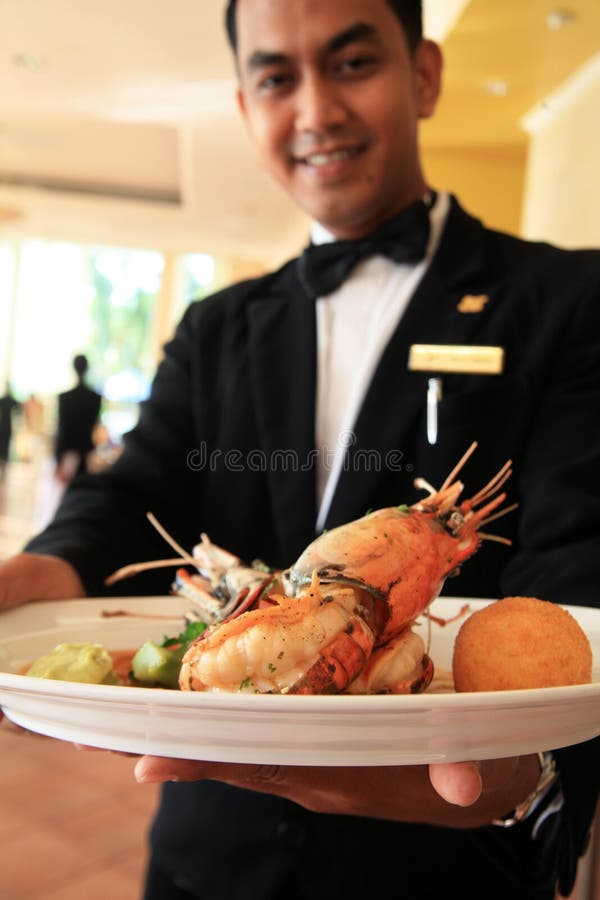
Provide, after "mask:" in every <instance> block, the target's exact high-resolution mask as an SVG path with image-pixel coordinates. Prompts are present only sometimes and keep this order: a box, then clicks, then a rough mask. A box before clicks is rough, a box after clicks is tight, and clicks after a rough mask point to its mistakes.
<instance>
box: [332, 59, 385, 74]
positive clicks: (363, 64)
mask: <svg viewBox="0 0 600 900" xmlns="http://www.w3.org/2000/svg"><path fill="white" fill-rule="evenodd" d="M376 62H377V60H376V59H375V57H373V56H370V55H366V54H356V55H353V56H348V57H347V58H346V59H341V60H339V61H338V62H337V63H336V65H335V70H336V72H338V73H339V74H340V75H362V74H364V73H365V72H369V71H370V70H371V69H373V68H374V66H375V65H376Z"/></svg>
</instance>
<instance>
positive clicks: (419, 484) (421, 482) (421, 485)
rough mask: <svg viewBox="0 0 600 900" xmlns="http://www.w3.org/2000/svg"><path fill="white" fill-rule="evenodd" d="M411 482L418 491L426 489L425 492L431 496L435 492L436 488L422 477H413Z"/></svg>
mask: <svg viewBox="0 0 600 900" xmlns="http://www.w3.org/2000/svg"><path fill="white" fill-rule="evenodd" d="M413 484H414V486H415V487H416V488H417V490H418V491H420V490H423V491H427V493H428V494H430V495H431V496H433V494H437V491H436V489H435V488H434V487H432V485H430V484H429V482H428V481H425V479H424V478H415V480H414V482H413Z"/></svg>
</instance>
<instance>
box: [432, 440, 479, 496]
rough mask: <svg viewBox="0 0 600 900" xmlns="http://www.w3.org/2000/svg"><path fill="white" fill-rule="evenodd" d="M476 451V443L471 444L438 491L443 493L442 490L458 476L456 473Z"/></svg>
mask: <svg viewBox="0 0 600 900" xmlns="http://www.w3.org/2000/svg"><path fill="white" fill-rule="evenodd" d="M476 449H477V441H473V443H472V444H471V446H470V447H469V449H468V450H467V452H466V453H465V454H464V455H463V456H462V457H461V458H460V459H459V461H458V462H457V464H456V465H455V466H454V468H453V469H452V471H451V472H450V474H449V475H448V477H447V478H446V480H445V481H444V483H443V485H442V486H441V488H440V491H443V490H444V488H447V487H448V485H449V484H452V482H453V480H454V478H455V476H456V475H457V474H458V472H460V470H461V469H462V467H463V466H464V465H465V463H466V462H467V460H468V459H469V458H470V457H471V456H472V455H473V453H475V450H476Z"/></svg>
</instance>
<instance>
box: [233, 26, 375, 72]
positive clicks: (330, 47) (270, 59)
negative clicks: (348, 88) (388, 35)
mask: <svg viewBox="0 0 600 900" xmlns="http://www.w3.org/2000/svg"><path fill="white" fill-rule="evenodd" d="M355 41H369V42H371V43H379V42H380V37H379V34H378V32H377V29H376V28H375V27H374V26H373V25H369V24H367V23H366V22H356V23H355V24H354V25H350V27H349V28H345V29H344V31H340V33H339V34H336V35H334V36H333V37H332V38H331V39H330V40H329V41H327V44H326V45H325V46H326V50H327V52H328V53H337V52H338V51H339V50H343V49H344V47H347V46H348V45H349V44H353V43H354V42H355ZM291 61H292V58H291V57H290V56H288V55H287V54H286V53H277V52H271V51H269V50H255V51H254V53H253V54H252V55H251V56H250V57H249V59H248V61H247V63H246V70H247V72H248V74H251V73H252V72H257V71H260V70H261V69H265V68H267V67H268V66H285V65H288V64H289V63H290V62H291Z"/></svg>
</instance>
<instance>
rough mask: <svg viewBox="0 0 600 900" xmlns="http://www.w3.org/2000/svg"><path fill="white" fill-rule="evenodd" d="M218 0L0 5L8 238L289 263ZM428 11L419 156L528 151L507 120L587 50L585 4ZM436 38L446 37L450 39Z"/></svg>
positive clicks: (533, 0) (540, 1)
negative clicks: (441, 89) (429, 117)
mask: <svg viewBox="0 0 600 900" xmlns="http://www.w3.org/2000/svg"><path fill="white" fill-rule="evenodd" d="M223 5H224V3H223V0H102V3H97V2H93V0H0V225H1V223H2V219H4V230H5V232H6V231H7V230H10V232H11V233H29V234H39V235H42V234H43V235H44V236H53V235H55V236H60V237H75V236H76V237H77V238H78V239H81V240H86V239H89V240H91V241H99V242H101V241H109V242H119V243H131V244H134V245H139V244H140V243H141V244H145V245H149V244H151V245H154V246H160V247H164V248H165V249H169V248H173V249H185V250H203V251H207V252H214V253H226V254H232V255H235V256H238V257H240V258H247V259H248V260H253V259H255V260H263V261H265V262H267V263H270V262H274V261H277V260H279V259H281V258H283V257H284V256H285V255H287V254H288V252H294V251H295V249H296V248H297V247H298V246H299V245H300V244H301V243H302V242H303V240H304V237H305V234H306V226H307V223H306V220H305V218H304V217H303V216H302V215H301V214H300V213H298V212H297V211H296V210H295V208H293V207H292V206H291V204H290V202H289V201H288V199H287V197H285V195H284V194H283V193H282V192H281V191H280V189H279V188H278V187H276V186H275V185H273V184H272V183H271V181H270V179H269V178H268V177H267V176H266V175H265V174H264V173H263V172H261V170H260V165H258V164H257V160H256V158H255V156H254V152H253V149H252V148H251V147H250V145H249V142H248V141H247V138H246V135H245V132H244V129H243V126H242V124H241V122H240V120H239V118H238V114H237V111H236V108H235V103H234V90H235V81H234V78H233V72H232V65H231V58H230V54H229V50H228V47H227V45H226V41H225V36H224V33H223V29H222V8H223ZM561 11H565V7H558V5H557V3H553V2H550V0H526V2H524V0H470V2H469V0H430V2H429V3H427V0H426V22H427V30H428V33H429V34H431V35H433V36H436V37H438V38H443V39H444V40H443V43H444V52H445V57H446V69H445V93H444V98H443V100H442V103H441V105H440V109H439V113H438V115H437V116H436V117H435V119H434V120H433V121H431V122H429V123H427V124H426V126H425V127H424V130H423V145H424V149H425V152H427V149H428V148H438V149H439V148H445V147H448V148H452V149H456V148H459V149H460V148H469V147H474V146H477V147H482V146H483V147H485V146H490V147H492V146H498V145H506V146H513V145H517V144H522V143H523V142H525V141H526V135H525V132H524V131H523V128H522V126H521V120H522V117H523V116H524V115H525V114H526V113H527V112H529V111H530V110H532V109H533V108H535V107H536V106H537V105H538V104H541V103H542V102H544V101H546V103H547V105H548V103H549V104H550V106H551V101H548V99H547V98H548V97H549V96H550V95H552V94H553V92H554V91H556V90H557V89H558V88H559V87H560V86H561V85H562V84H563V83H564V82H565V81H566V80H567V79H568V78H570V77H571V76H572V75H573V74H574V73H575V72H577V71H578V70H579V69H580V68H581V67H582V66H584V65H585V64H586V63H589V61H590V60H591V59H592V58H593V57H594V56H595V55H596V54H598V53H599V51H600V2H599V0H568V9H566V12H567V13H570V14H571V18H570V19H569V21H568V24H566V25H565V27H563V28H561V29H553V28H551V27H548V24H547V19H548V16H549V15H550V14H552V13H554V14H556V13H557V12H561ZM448 29H450V30H449V31H448Z"/></svg>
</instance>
